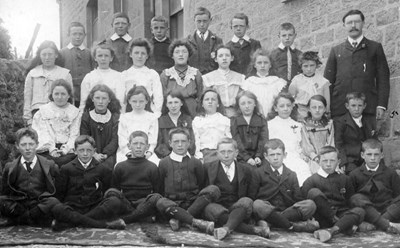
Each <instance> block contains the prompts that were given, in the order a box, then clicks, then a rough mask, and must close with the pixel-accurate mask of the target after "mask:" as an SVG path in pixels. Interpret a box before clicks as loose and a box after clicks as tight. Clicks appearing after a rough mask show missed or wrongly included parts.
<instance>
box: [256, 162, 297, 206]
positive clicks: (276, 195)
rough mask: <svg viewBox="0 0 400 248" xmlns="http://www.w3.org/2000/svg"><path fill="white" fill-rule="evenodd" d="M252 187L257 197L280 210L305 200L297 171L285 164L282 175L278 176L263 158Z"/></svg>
mask: <svg viewBox="0 0 400 248" xmlns="http://www.w3.org/2000/svg"><path fill="white" fill-rule="evenodd" d="M253 175H254V178H253V180H252V188H254V190H255V192H256V195H255V199H260V200H264V201H269V202H270V203H271V204H272V205H274V206H275V207H277V208H278V209H279V210H280V211H282V210H285V209H286V208H288V207H290V206H292V205H293V204H295V203H296V202H298V201H301V200H304V198H303V197H302V194H301V192H300V186H299V181H298V180H297V175H296V173H295V172H293V171H291V170H290V169H289V168H287V167H286V166H285V165H283V170H282V175H280V176H279V177H277V176H276V175H275V174H274V173H273V171H272V168H271V166H270V164H269V163H268V162H267V161H266V160H263V163H262V165H261V166H260V167H258V168H257V169H255V171H254V174H253Z"/></svg>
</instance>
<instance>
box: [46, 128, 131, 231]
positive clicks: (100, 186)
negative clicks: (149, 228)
mask: <svg viewBox="0 0 400 248" xmlns="http://www.w3.org/2000/svg"><path fill="white" fill-rule="evenodd" d="M95 152H96V142H95V141H94V139H93V138H92V137H90V136H88V135H81V136H79V137H78V138H76V140H75V153H76V155H77V157H76V158H75V159H74V160H72V161H71V162H69V163H68V164H66V165H64V166H63V167H61V169H60V177H59V178H57V181H56V189H57V198H58V199H60V201H61V202H63V203H60V204H57V205H56V206H54V208H53V209H52V212H53V215H54V218H55V221H53V223H52V228H53V230H54V231H61V229H63V228H65V227H68V226H84V227H92V228H111V229H124V228H125V223H123V221H122V220H117V221H111V222H105V221H103V220H105V219H111V218H112V217H115V216H114V214H113V213H114V210H115V209H116V208H119V204H120V201H119V199H118V198H116V197H109V198H106V199H104V198H103V194H104V192H105V191H106V190H107V189H108V188H109V186H110V183H111V171H110V169H108V168H107V167H106V166H105V165H103V164H100V163H99V162H98V161H97V160H96V159H94V158H93V155H94V154H95Z"/></svg>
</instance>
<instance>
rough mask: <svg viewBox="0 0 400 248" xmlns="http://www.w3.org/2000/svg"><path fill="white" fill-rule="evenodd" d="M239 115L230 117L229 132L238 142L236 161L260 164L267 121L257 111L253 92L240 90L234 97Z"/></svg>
mask: <svg viewBox="0 0 400 248" xmlns="http://www.w3.org/2000/svg"><path fill="white" fill-rule="evenodd" d="M236 107H237V111H238V113H239V115H238V116H237V117H233V118H232V119H231V133H232V136H233V138H234V139H235V140H236V142H237V143H238V148H239V155H238V161H244V162H247V163H249V164H250V165H252V166H258V165H260V164H261V159H262V157H263V149H264V144H265V141H267V140H268V126H267V121H266V120H265V119H264V118H263V117H262V116H261V115H260V113H259V111H258V101H257V97H256V95H255V94H253V93H252V92H250V91H242V92H240V93H239V94H238V96H237V97H236Z"/></svg>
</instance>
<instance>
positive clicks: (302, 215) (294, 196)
mask: <svg viewBox="0 0 400 248" xmlns="http://www.w3.org/2000/svg"><path fill="white" fill-rule="evenodd" d="M285 157H286V152H285V145H284V144H283V142H282V141H281V140H280V139H270V140H268V141H267V142H266V143H265V145H264V158H265V160H263V162H262V165H261V166H260V167H258V168H257V169H255V171H254V179H253V184H252V188H254V190H256V195H255V199H257V200H255V201H254V204H253V212H254V216H255V217H256V218H257V219H259V220H260V221H259V222H258V224H259V225H263V226H267V225H268V224H267V223H265V221H268V222H269V223H270V224H272V226H274V227H279V228H284V229H286V230H290V231H296V232H314V231H315V230H317V229H318V228H319V225H318V222H316V221H309V219H310V218H311V217H312V216H313V214H314V212H315V209H316V206H315V203H314V202H313V201H312V200H305V199H304V198H303V196H302V194H301V192H300V187H299V182H298V180H297V175H296V173H295V172H293V171H291V170H290V169H289V168H287V167H286V166H285V165H284V164H283V160H284V158H285ZM301 221H303V222H301Z"/></svg>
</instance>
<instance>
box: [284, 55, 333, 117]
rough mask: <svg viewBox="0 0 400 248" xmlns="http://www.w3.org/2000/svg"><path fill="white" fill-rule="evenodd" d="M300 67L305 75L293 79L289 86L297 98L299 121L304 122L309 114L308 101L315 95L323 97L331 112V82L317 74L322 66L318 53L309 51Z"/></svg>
mask: <svg viewBox="0 0 400 248" xmlns="http://www.w3.org/2000/svg"><path fill="white" fill-rule="evenodd" d="M299 61H300V66H301V69H302V71H303V73H301V74H298V75H297V76H295V77H294V78H293V79H292V82H291V84H290V86H289V93H290V94H292V96H293V97H294V98H295V103H296V104H297V111H298V114H297V120H298V121H302V120H303V119H304V118H305V117H306V116H307V113H308V107H307V104H308V101H309V100H310V98H311V97H312V96H313V95H322V96H323V97H325V99H326V101H327V106H326V108H327V109H326V110H327V112H329V105H330V95H329V85H330V84H329V81H328V80H327V79H326V78H324V77H323V76H322V75H319V74H315V71H316V70H317V68H318V67H319V66H320V65H321V64H322V62H321V61H320V60H319V57H318V52H312V51H308V52H305V53H303V54H302V55H301V56H300V58H299Z"/></svg>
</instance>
